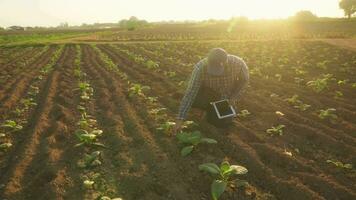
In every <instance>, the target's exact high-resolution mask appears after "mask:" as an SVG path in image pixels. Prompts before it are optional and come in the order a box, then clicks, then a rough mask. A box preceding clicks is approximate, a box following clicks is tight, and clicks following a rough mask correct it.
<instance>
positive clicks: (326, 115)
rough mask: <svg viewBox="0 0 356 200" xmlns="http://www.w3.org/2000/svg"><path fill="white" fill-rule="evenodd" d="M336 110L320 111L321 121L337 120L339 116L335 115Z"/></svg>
mask: <svg viewBox="0 0 356 200" xmlns="http://www.w3.org/2000/svg"><path fill="white" fill-rule="evenodd" d="M335 112H336V109H335V108H328V109H326V110H320V111H319V118H320V119H330V120H332V121H333V120H336V119H337V115H336V114H335Z"/></svg>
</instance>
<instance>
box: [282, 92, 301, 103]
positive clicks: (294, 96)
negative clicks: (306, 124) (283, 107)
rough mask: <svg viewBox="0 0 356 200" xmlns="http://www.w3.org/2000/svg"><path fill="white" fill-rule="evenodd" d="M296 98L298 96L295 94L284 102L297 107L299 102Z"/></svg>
mask: <svg viewBox="0 0 356 200" xmlns="http://www.w3.org/2000/svg"><path fill="white" fill-rule="evenodd" d="M298 98H299V96H298V95H297V94H295V95H293V96H292V97H290V98H287V99H285V101H287V102H288V103H289V104H292V105H297V104H299V103H300V102H301V101H300V100H299V99H298Z"/></svg>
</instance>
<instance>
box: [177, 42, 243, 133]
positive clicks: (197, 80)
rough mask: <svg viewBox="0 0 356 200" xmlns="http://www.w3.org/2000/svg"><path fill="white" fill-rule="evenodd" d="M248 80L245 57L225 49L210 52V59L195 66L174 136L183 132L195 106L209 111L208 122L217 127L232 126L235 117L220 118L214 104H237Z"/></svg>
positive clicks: (215, 49) (203, 60)
mask: <svg viewBox="0 0 356 200" xmlns="http://www.w3.org/2000/svg"><path fill="white" fill-rule="evenodd" d="M248 80H249V72H248V67H247V65H246V63H245V62H244V61H243V60H242V59H241V58H239V57H237V56H234V55H229V54H227V53H226V51H225V50H224V49H222V48H214V49H212V50H210V52H209V54H208V57H207V58H204V59H202V60H201V61H199V62H198V63H197V64H196V65H195V67H194V70H193V72H192V75H191V78H190V81H189V85H188V87H187V90H186V92H185V95H184V97H183V99H182V101H181V106H180V108H179V113H178V117H177V121H176V126H175V129H174V133H177V132H179V131H180V130H181V127H182V124H183V121H184V119H185V118H186V116H187V113H188V111H189V109H190V107H191V106H193V107H195V108H199V109H201V110H204V111H206V119H207V121H208V122H209V123H211V124H213V125H215V126H216V127H227V126H229V125H230V124H231V123H232V119H233V118H232V117H229V118H226V119H219V118H218V117H217V115H216V112H215V110H214V108H213V106H212V105H211V104H210V103H211V102H214V101H219V100H223V99H227V100H229V103H230V104H231V105H235V103H236V102H237V100H238V99H239V98H240V97H241V94H242V92H243V90H244V89H245V88H246V86H247V83H248Z"/></svg>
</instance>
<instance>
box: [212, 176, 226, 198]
mask: <svg viewBox="0 0 356 200" xmlns="http://www.w3.org/2000/svg"><path fill="white" fill-rule="evenodd" d="M226 185H227V184H226V182H224V181H221V180H215V181H214V182H213V183H212V184H211V196H212V197H213V199H214V200H218V199H219V197H220V196H221V195H222V193H224V191H225V189H226Z"/></svg>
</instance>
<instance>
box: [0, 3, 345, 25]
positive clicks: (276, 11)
mask: <svg viewBox="0 0 356 200" xmlns="http://www.w3.org/2000/svg"><path fill="white" fill-rule="evenodd" d="M338 1H339V0H0V26H11V25H20V26H57V25H58V24H59V23H61V22H68V23H69V24H70V25H80V24H82V23H95V22H117V21H119V20H120V19H123V18H128V17H130V16H136V17H138V18H142V19H146V20H148V21H162V20H203V19H210V18H214V19H229V18H230V17H232V16H246V17H248V18H249V19H260V18H268V19H271V18H285V17H289V16H291V15H294V14H295V13H296V12H297V11H300V10H310V11H312V12H313V13H314V14H316V15H318V16H321V17H324V16H328V17H341V16H343V12H342V10H340V9H339V6H338Z"/></svg>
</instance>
